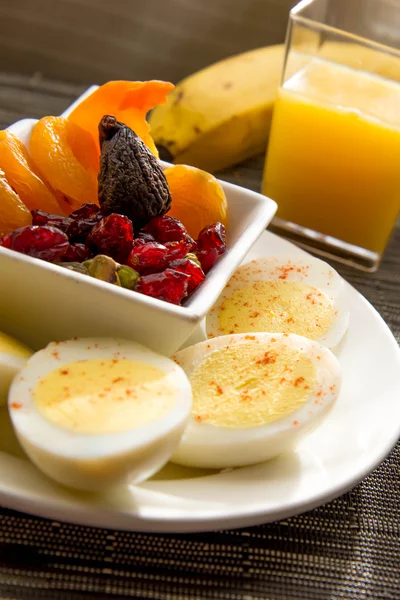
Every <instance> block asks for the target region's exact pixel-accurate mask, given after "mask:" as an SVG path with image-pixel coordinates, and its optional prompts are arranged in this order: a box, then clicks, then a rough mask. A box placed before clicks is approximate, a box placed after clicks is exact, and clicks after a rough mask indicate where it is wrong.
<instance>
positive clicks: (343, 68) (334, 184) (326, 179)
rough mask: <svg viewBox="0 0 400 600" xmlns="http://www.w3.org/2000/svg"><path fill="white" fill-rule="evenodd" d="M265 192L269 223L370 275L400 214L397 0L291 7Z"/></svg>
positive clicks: (313, 1)
mask: <svg viewBox="0 0 400 600" xmlns="http://www.w3.org/2000/svg"><path fill="white" fill-rule="evenodd" d="M263 192H264V193H265V194H266V195H267V196H270V197H271V198H273V199H274V200H276V201H277V203H278V212H277V217H276V219H275V220H274V228H275V229H278V230H279V232H280V233H281V234H283V235H284V236H285V237H289V238H290V239H293V240H295V241H297V242H298V243H299V244H301V245H303V246H305V247H308V248H312V249H313V250H314V251H316V252H317V253H320V254H323V255H325V256H332V257H334V258H336V259H338V260H341V261H342V262H346V263H350V264H352V265H354V266H357V267H359V268H362V269H365V270H370V271H373V270H375V269H376V268H377V267H378V265H379V261H380V259H381V256H382V253H383V251H384V249H385V247H386V244H387V242H388V240H389V237H390V234H391V231H392V229H393V226H394V225H395V222H396V218H397V215H398V213H399V210H400V2H399V0H304V1H303V2H300V4H298V5H297V6H296V7H295V8H293V9H292V11H291V13H290V18H289V27H288V33H287V40H286V60H285V65H284V69H283V75H282V84H281V86H280V89H279V93H278V97H277V100H276V104H275V109H274V116H273V121H272V126H271V132H270V141H269V146H268V152H267V158H266V165H265V171H264V181H263Z"/></svg>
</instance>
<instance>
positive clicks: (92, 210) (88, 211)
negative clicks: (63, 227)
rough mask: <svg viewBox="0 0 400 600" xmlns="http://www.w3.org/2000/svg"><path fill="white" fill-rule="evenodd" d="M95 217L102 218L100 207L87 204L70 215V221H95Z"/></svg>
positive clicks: (91, 203)
mask: <svg viewBox="0 0 400 600" xmlns="http://www.w3.org/2000/svg"><path fill="white" fill-rule="evenodd" d="M94 217H101V209H100V206H97V204H94V203H93V202H86V204H82V206H81V207H80V208H77V209H76V210H74V211H73V212H72V213H71V214H70V215H69V218H70V219H75V220H81V219H93V218H94Z"/></svg>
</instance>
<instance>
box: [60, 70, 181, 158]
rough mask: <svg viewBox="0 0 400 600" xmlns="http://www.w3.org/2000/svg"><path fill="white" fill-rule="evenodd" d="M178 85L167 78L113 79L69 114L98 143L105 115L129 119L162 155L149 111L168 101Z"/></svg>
mask: <svg viewBox="0 0 400 600" xmlns="http://www.w3.org/2000/svg"><path fill="white" fill-rule="evenodd" d="M173 88H174V85H173V84H172V83H168V82H166V81H109V82H108V83H105V84H104V85H102V86H100V87H99V88H98V89H97V90H95V91H94V92H93V94H91V95H90V96H88V97H87V98H85V100H83V101H82V102H81V103H80V104H79V105H78V106H77V107H76V108H75V109H74V110H73V111H72V112H71V114H70V115H69V117H68V119H69V121H71V122H73V123H76V124H77V125H79V126H80V127H82V128H83V129H85V130H86V131H88V132H89V133H90V134H91V135H92V136H93V139H94V140H95V142H96V144H97V145H98V143H99V142H98V130H97V127H98V124H99V121H100V120H101V119H102V117H103V115H114V116H115V117H116V119H117V121H120V122H122V123H125V125H127V126H128V127H130V128H131V129H133V131H134V132H135V133H136V134H137V135H138V136H139V137H140V138H141V139H142V140H143V142H144V143H145V144H146V146H147V147H148V148H149V149H150V150H151V151H152V152H153V154H155V155H156V156H158V152H157V149H156V146H155V144H154V142H153V138H152V137H151V135H150V127H149V125H148V123H147V121H146V114H147V113H148V112H149V110H151V109H152V108H154V107H155V106H156V105H158V104H165V102H166V99H167V94H168V92H170V91H171V90H172V89H173Z"/></svg>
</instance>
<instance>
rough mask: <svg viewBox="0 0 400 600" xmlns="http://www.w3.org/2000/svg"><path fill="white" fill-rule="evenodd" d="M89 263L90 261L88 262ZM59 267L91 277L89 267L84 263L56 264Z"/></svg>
mask: <svg viewBox="0 0 400 600" xmlns="http://www.w3.org/2000/svg"><path fill="white" fill-rule="evenodd" d="M87 262H88V261H87ZM55 264H56V265H58V266H59V267H64V269H68V270H69V271H75V272H76V273H82V275H89V273H88V270H87V267H86V266H85V265H84V264H83V263H79V262H59V263H55Z"/></svg>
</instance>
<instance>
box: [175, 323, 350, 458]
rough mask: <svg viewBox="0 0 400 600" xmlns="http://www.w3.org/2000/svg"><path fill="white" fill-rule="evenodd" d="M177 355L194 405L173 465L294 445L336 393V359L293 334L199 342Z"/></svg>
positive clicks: (267, 453)
mask: <svg viewBox="0 0 400 600" xmlns="http://www.w3.org/2000/svg"><path fill="white" fill-rule="evenodd" d="M174 359H175V360H176V362H177V363H178V364H179V365H180V366H181V367H182V368H183V369H184V370H185V372H186V374H187V376H188V377H189V379H190V382H191V385H192V391H193V408H192V413H191V417H190V421H189V423H188V425H187V428H186V430H185V433H184V435H183V438H182V441H181V443H180V445H179V447H178V449H177V450H176V451H175V452H174V454H173V456H172V459H171V460H172V462H175V463H178V464H181V465H185V466H190V467H200V468H212V469H223V468H228V467H241V466H245V465H251V464H254V463H259V462H262V461H265V460H268V459H270V458H273V457H274V456H277V455H278V454H281V453H282V452H285V451H287V450H291V449H292V448H293V447H294V446H295V444H296V443H297V442H298V440H299V439H300V438H301V437H302V436H303V435H304V434H305V433H307V432H309V431H310V430H311V429H312V428H313V427H315V426H316V425H317V424H318V423H319V422H320V421H321V418H322V417H323V416H324V415H325V414H326V413H327V412H328V409H329V408H330V407H331V406H332V405H333V403H334V401H335V400H336V398H337V397H338V395H339V390H340V383H341V376H340V368H339V363H338V360H337V359H336V357H335V356H334V355H333V354H332V352H331V351H330V350H328V349H327V348H325V347H324V346H322V345H321V344H319V343H317V342H314V341H312V340H309V339H307V338H305V337H302V336H298V335H295V334H271V333H255V334H236V335H228V336H222V337H219V338H214V339H212V340H209V341H204V342H200V343H199V344H196V345H194V346H191V347H189V348H186V349H184V350H181V351H180V352H178V353H177V354H176V355H175V357H174Z"/></svg>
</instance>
